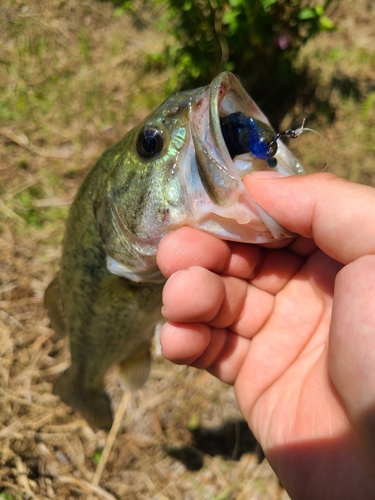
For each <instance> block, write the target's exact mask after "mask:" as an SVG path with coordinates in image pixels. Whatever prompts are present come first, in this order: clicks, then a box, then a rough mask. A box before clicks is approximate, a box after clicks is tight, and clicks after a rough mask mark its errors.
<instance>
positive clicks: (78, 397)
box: [53, 367, 113, 431]
mask: <svg viewBox="0 0 375 500" xmlns="http://www.w3.org/2000/svg"><path fill="white" fill-rule="evenodd" d="M53 394H55V395H56V396H59V397H60V399H61V401H63V402H64V403H65V404H67V405H69V406H72V407H73V408H74V409H75V410H77V411H78V412H79V413H80V414H81V415H82V417H83V418H84V419H85V420H86V421H87V422H88V423H89V424H90V425H91V427H93V428H97V429H103V430H106V431H108V430H109V429H110V428H111V426H112V422H113V416H112V410H111V404H110V400H109V398H108V395H107V394H106V392H105V391H104V390H100V389H95V388H87V387H84V386H83V385H82V382H81V381H80V380H79V378H78V377H77V376H76V375H75V374H74V373H73V370H72V368H71V367H70V368H68V369H67V370H66V371H65V372H64V373H63V374H62V375H61V377H60V378H59V379H58V380H57V381H56V382H55V385H54V387H53Z"/></svg>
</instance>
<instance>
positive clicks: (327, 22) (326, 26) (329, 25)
mask: <svg viewBox="0 0 375 500" xmlns="http://www.w3.org/2000/svg"><path fill="white" fill-rule="evenodd" d="M319 26H320V28H321V29H322V30H327V31H328V30H334V29H336V26H335V24H334V23H333V22H332V21H331V19H330V18H329V17H327V16H322V17H321V18H320V19H319Z"/></svg>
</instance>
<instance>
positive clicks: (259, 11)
mask: <svg viewBox="0 0 375 500" xmlns="http://www.w3.org/2000/svg"><path fill="white" fill-rule="evenodd" d="M159 1H160V2H161V3H166V4H167V5H168V10H167V15H168V22H169V30H170V31H171V32H172V33H173V35H174V37H175V39H176V41H177V42H178V43H177V47H176V44H175V43H171V44H169V46H168V47H167V63H168V64H169V65H170V66H171V67H172V68H174V70H173V79H172V82H171V86H175V87H181V86H183V87H185V86H191V85H192V84H193V83H195V84H196V83H202V84H206V83H207V82H209V81H211V80H212V78H213V77H214V76H215V75H216V74H218V73H219V72H220V71H222V70H230V71H234V72H235V73H237V74H239V75H241V77H242V79H243V80H244V81H245V84H252V85H253V84H255V83H257V84H261V85H262V87H264V83H265V82H267V81H270V80H272V83H273V80H274V78H275V77H276V79H277V80H278V81H279V82H280V80H281V83H283V82H285V83H287V82H288V80H289V79H290V72H291V65H292V62H293V60H294V58H295V56H296V54H297V52H298V49H299V48H300V47H301V45H302V44H303V43H305V42H306V41H307V40H309V39H310V38H311V37H312V36H314V35H315V34H316V33H318V32H319V31H321V30H328V29H334V25H333V23H332V22H331V21H330V19H329V18H328V17H327V16H326V15H325V12H326V10H327V7H328V5H329V4H330V3H331V1H332V0H324V2H323V3H322V4H320V5H317V0H307V1H305V2H301V1H300V0H287V1H284V2H280V1H277V0H185V1H184V2H181V1H180V0H159Z"/></svg>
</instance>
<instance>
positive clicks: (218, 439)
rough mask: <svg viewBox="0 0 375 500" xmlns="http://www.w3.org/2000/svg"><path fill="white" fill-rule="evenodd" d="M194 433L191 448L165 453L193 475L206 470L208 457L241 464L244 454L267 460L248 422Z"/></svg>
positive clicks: (234, 422) (168, 450)
mask: <svg viewBox="0 0 375 500" xmlns="http://www.w3.org/2000/svg"><path fill="white" fill-rule="evenodd" d="M191 433H192V437H193V441H192V443H191V444H190V445H189V446H184V447H183V448H167V449H166V450H165V452H166V453H167V454H168V455H169V456H170V457H172V458H175V459H177V460H180V461H181V462H182V463H183V464H184V465H185V467H186V468H187V469H188V470H190V471H197V470H200V469H201V468H202V467H203V464H204V456H205V455H209V456H211V457H214V456H217V455H221V456H222V457H223V458H224V459H226V460H235V461H237V460H239V459H240V458H241V456H242V455H243V454H244V453H255V454H256V455H257V458H258V461H259V462H261V461H262V460H263V458H264V455H263V451H262V449H261V447H260V446H259V444H258V442H257V441H256V439H255V437H254V436H253V434H252V432H251V431H250V429H249V427H248V425H247V423H246V422H245V421H244V420H236V421H232V422H227V423H226V424H225V425H223V426H221V427H218V428H215V429H205V428H202V427H198V428H197V429H195V430H194V431H191Z"/></svg>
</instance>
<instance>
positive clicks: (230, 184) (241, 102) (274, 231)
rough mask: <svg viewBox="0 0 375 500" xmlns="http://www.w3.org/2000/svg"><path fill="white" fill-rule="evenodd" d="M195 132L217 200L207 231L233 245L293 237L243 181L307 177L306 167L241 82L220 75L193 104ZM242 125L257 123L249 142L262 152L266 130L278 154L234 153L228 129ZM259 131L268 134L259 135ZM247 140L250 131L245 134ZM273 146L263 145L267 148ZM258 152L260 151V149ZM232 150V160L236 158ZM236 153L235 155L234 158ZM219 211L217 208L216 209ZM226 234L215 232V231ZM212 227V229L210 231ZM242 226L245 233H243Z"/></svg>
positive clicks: (203, 172)
mask: <svg viewBox="0 0 375 500" xmlns="http://www.w3.org/2000/svg"><path fill="white" fill-rule="evenodd" d="M191 111H192V113H191V131H192V138H193V143H194V147H195V152H196V159H197V169H198V172H199V176H200V179H201V182H202V184H203V186H204V189H205V191H206V193H207V194H208V196H209V198H210V199H211V202H212V204H211V207H210V210H211V214H210V215H211V217H213V221H212V220H211V222H209V221H208V220H207V223H206V224H205V222H204V221H203V220H202V207H201V206H200V207H199V210H200V217H201V224H200V225H199V226H200V227H201V229H205V230H207V231H208V232H212V233H216V234H217V235H218V236H220V237H223V238H228V239H234V240H239V239H241V240H242V241H250V240H251V241H252V242H255V243H264V242H269V241H272V240H274V239H280V238H282V237H291V236H292V235H291V234H290V233H289V232H288V231H286V230H284V229H283V228H282V227H281V226H279V224H277V222H276V221H274V220H273V219H272V217H270V216H269V215H268V214H267V213H266V212H265V211H264V210H262V209H261V208H260V207H259V206H258V205H257V204H256V203H255V202H254V200H253V199H252V198H251V197H250V195H249V193H248V192H247V191H246V189H245V187H244V185H243V182H242V179H243V178H244V177H245V175H247V174H249V173H251V172H254V171H256V170H273V171H277V172H279V173H280V174H283V175H295V174H303V173H304V169H303V167H302V165H301V163H300V162H299V161H298V160H297V159H296V158H295V157H294V155H293V154H292V153H291V152H290V150H289V149H288V148H287V147H286V146H285V144H284V143H283V142H282V141H281V140H280V139H279V138H278V135H277V134H276V133H275V132H274V131H273V130H272V128H271V126H270V123H269V121H268V119H267V117H266V116H265V115H264V114H263V113H262V111H261V110H260V109H259V107H258V106H257V105H256V103H255V102H254V101H253V99H251V97H250V96H249V95H248V94H247V92H246V91H245V89H244V88H243V87H242V85H241V84H240V83H239V81H238V80H237V78H236V77H235V76H234V75H233V74H232V73H229V72H226V73H222V74H220V75H219V76H218V77H217V78H215V79H214V80H213V82H212V84H211V85H210V86H208V87H205V88H204V89H203V90H202V94H201V95H200V97H199V99H197V100H196V101H195V102H194V103H193V104H192V110H191ZM238 120H241V122H249V120H250V123H251V122H254V123H255V124H256V130H255V131H253V132H251V133H250V132H249V141H250V143H251V142H252V143H253V144H255V146H257V144H256V143H257V141H258V144H260V145H261V146H262V142H263V143H264V137H263V136H264V130H266V129H267V130H266V133H267V135H268V136H269V139H270V140H269V143H268V146H269V145H271V143H272V146H273V151H272V152H270V153H269V154H268V155H267V154H262V153H260V154H257V152H255V153H254V152H252V151H251V150H250V149H251V147H250V149H249V148H246V147H245V150H244V151H241V148H238V147H237V146H236V147H233V145H232V144H230V143H231V142H232V141H235V142H237V137H234V138H233V136H228V134H226V137H224V136H225V134H224V130H223V123H224V122H226V124H227V123H230V124H231V122H233V123H234V125H233V127H232V128H233V129H234V130H235V132H234V133H235V134H236V133H237V129H238V127H237V125H238V123H239V122H238ZM259 126H260V127H261V129H262V130H260V129H259ZM245 135H246V131H245ZM264 145H265V146H267V144H263V146H264ZM255 149H257V148H256V147H255ZM230 150H232V154H231V153H230ZM233 151H234V153H233ZM213 205H214V207H213ZM218 224H219V225H220V226H221V230H220V231H219V230H218V229H215V230H214V226H215V225H216V226H217V225H218ZM204 226H206V227H204ZM241 226H242V227H241Z"/></svg>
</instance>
